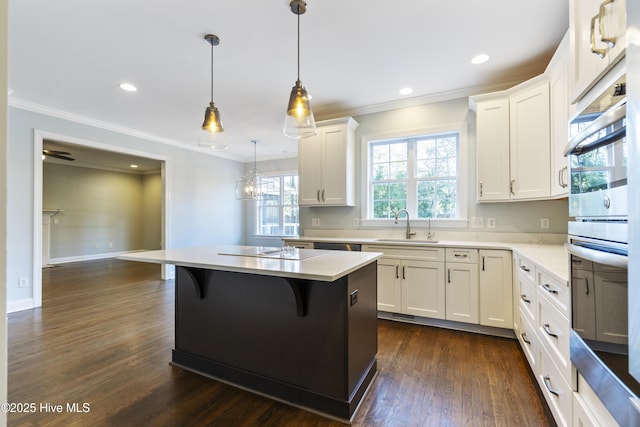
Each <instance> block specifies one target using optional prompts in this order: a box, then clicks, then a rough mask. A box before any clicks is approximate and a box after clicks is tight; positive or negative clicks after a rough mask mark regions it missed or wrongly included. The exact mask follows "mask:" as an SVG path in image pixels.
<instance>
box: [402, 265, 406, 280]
mask: <svg viewBox="0 0 640 427" xmlns="http://www.w3.org/2000/svg"><path fill="white" fill-rule="evenodd" d="M406 268H407V266H406V265H403V266H402V278H403V279H406V278H407V274H406V272H405V269H406Z"/></svg>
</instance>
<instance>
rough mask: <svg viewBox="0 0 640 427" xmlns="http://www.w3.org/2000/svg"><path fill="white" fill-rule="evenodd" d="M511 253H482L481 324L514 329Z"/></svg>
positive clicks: (483, 251) (500, 251) (487, 251)
mask: <svg viewBox="0 0 640 427" xmlns="http://www.w3.org/2000/svg"><path fill="white" fill-rule="evenodd" d="M512 282H513V278H512V268H511V252H509V251H502V250H481V251H480V324H481V325H485V326H496V327H499V328H508V329H513V299H512V295H513V291H512V287H513V286H512Z"/></svg>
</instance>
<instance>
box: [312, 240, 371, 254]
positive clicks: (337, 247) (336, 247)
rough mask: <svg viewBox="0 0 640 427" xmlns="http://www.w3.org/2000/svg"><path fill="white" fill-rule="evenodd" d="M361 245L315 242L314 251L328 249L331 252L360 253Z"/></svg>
mask: <svg viewBox="0 0 640 427" xmlns="http://www.w3.org/2000/svg"><path fill="white" fill-rule="evenodd" d="M360 246H361V245H359V244H354V243H333V242H314V243H313V249H327V250H330V251H355V252H360Z"/></svg>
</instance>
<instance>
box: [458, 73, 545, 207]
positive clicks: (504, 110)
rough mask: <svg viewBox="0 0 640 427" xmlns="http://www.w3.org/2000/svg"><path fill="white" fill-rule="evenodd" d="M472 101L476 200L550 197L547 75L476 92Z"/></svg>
mask: <svg viewBox="0 0 640 427" xmlns="http://www.w3.org/2000/svg"><path fill="white" fill-rule="evenodd" d="M470 103H471V107H472V108H473V109H475V111H476V153H477V157H476V159H477V169H476V171H477V185H478V186H477V192H476V194H477V200H478V201H479V202H485V201H492V202H493V201H507V200H535V199H544V198H549V197H550V168H551V166H550V150H551V148H550V128H549V126H550V122H549V81H548V78H547V77H546V76H545V75H542V76H538V77H535V78H533V79H531V80H529V81H527V82H524V83H522V84H520V85H518V86H516V87H514V88H512V89H510V90H507V91H502V92H496V93H492V94H486V95H479V96H474V97H472V98H471V99H470Z"/></svg>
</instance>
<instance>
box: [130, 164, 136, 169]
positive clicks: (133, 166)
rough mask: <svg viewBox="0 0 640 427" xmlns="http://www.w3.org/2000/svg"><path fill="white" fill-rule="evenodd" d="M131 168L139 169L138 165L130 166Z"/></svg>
mask: <svg viewBox="0 0 640 427" xmlns="http://www.w3.org/2000/svg"><path fill="white" fill-rule="evenodd" d="M129 166H131V167H132V168H134V169H135V168H137V167H138V165H129Z"/></svg>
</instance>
